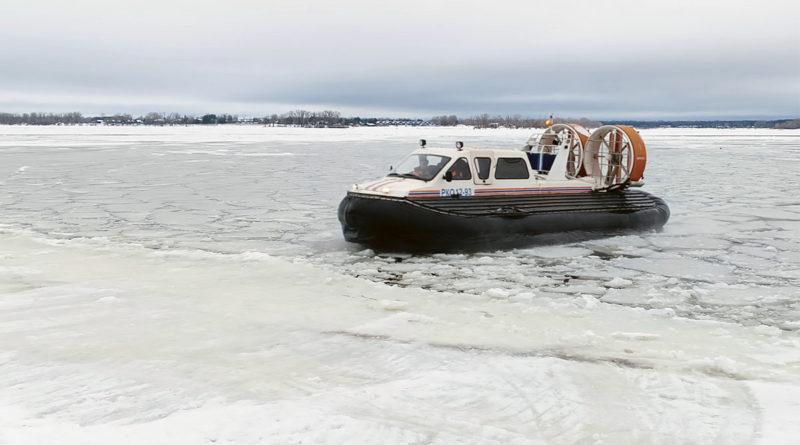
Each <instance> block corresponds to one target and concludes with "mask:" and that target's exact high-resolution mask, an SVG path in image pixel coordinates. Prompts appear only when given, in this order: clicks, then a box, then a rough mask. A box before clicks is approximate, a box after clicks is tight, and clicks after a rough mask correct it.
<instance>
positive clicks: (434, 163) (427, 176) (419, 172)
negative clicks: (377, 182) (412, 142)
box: [389, 154, 450, 181]
mask: <svg viewBox="0 0 800 445" xmlns="http://www.w3.org/2000/svg"><path fill="white" fill-rule="evenodd" d="M449 161H450V158H449V157H447V156H438V155H429V154H413V155H410V156H409V157H407V158H406V159H405V160H403V162H401V163H400V164H399V165H398V166H397V168H395V169H394V170H392V172H391V173H389V176H402V177H404V178H414V179H420V180H423V181H430V180H431V179H433V178H434V176H436V175H437V174H438V173H439V172H440V171H441V170H442V168H443V167H444V166H445V165H446V164H447V163H448V162H449Z"/></svg>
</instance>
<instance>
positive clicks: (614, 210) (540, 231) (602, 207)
mask: <svg viewBox="0 0 800 445" xmlns="http://www.w3.org/2000/svg"><path fill="white" fill-rule="evenodd" d="M668 219H669V207H668V206H667V204H666V203H665V202H664V201H663V200H662V199H660V198H657V197H655V196H652V195H650V194H649V193H646V192H642V191H640V190H635V191H633V190H626V191H617V192H607V193H591V194H581V195H566V196H564V195H562V196H556V197H554V196H534V197H530V196H528V197H498V198H449V197H448V198H441V199H433V200H418V201H411V200H407V199H404V198H392V197H382V196H375V195H367V194H359V193H353V192H350V193H348V194H347V196H346V197H345V198H344V199H343V200H342V202H341V203H340V204H339V222H340V223H341V224H342V231H343V233H344V238H345V239H346V240H347V241H350V242H354V243H360V244H365V245H368V246H371V247H376V248H390V249H403V250H448V249H460V248H472V247H482V246H490V247H498V248H500V247H507V246H519V245H521V244H531V243H535V242H537V241H540V240H547V241H558V237H563V238H565V240H568V239H574V238H576V237H575V236H574V235H575V234H576V233H584V234H586V233H591V234H594V235H600V234H603V233H605V234H608V235H610V234H614V233H619V232H620V231H630V230H650V229H657V228H660V227H661V226H663V225H664V224H666V222H667V220H668ZM578 238H580V236H578Z"/></svg>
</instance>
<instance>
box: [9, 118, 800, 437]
mask: <svg viewBox="0 0 800 445" xmlns="http://www.w3.org/2000/svg"><path fill="white" fill-rule="evenodd" d="M642 134H643V136H644V139H645V141H646V142H647V143H648V149H649V152H648V158H649V159H648V170H647V172H646V180H647V185H646V186H645V190H647V191H649V192H651V193H653V194H655V195H656V196H659V197H662V198H664V199H665V200H666V201H667V202H668V203H669V205H670V208H671V210H672V217H671V220H670V222H669V223H668V224H667V226H666V227H665V229H664V230H663V231H661V232H658V233H642V234H638V235H628V236H616V237H611V238H605V239H599V240H593V241H586V242H580V243H573V244H567V245H558V246H539V247H528V248H520V249H516V250H510V251H486V252H479V253H470V254H442V255H429V256H409V255H401V254H375V253H374V252H372V251H369V250H363V248H360V247H358V246H354V245H349V244H347V243H345V242H344V241H343V240H342V237H341V232H340V228H339V224H338V221H337V220H336V206H337V205H338V202H339V200H340V199H341V198H342V196H343V195H344V192H345V191H346V190H347V189H348V188H349V186H350V185H351V184H352V183H354V182H358V181H361V180H365V179H369V178H373V177H376V176H380V175H381V174H383V173H385V172H386V170H387V169H388V166H389V165H391V164H393V163H395V162H396V161H397V160H398V159H399V158H401V157H402V156H403V155H404V154H405V153H407V152H409V151H411V150H413V149H414V148H415V146H416V141H417V139H419V138H420V137H424V138H426V139H428V141H429V143H430V144H431V145H435V144H443V145H448V146H450V145H451V144H452V143H453V142H454V141H456V140H463V141H464V142H465V144H466V145H467V146H479V145H491V146H495V147H519V146H521V145H522V144H523V143H524V142H525V140H526V139H527V137H528V136H529V133H528V132H527V131H522V130H473V129H469V128H354V129H294V128H264V127H256V126H251V127H234V126H220V127H174V128H158V127H132V128H126V127H122V128H115V127H41V128H35V127H2V126H0V185H2V187H0V205H2V212H0V381H2V382H3V383H2V384H1V385H0V443H3V442H4V441H5V442H7V443H14V444H16V443H40V442H62V443H63V442H75V443H109V442H116V443H119V442H125V441H128V442H131V443H193V444H194V443H229V442H238V443H386V444H391V443H437V444H439V443H441V444H450V443H498V444H508V443H608V444H617V443H665V444H673V443H752V442H759V441H761V442H763V443H770V444H772V443H795V441H796V438H797V437H798V436H800V422H798V421H797V419H798V418H800V290H798V288H799V287H800V196H799V195H798V191H797V188H798V181H797V179H796V177H797V174H796V173H795V172H794V171H793V170H792V168H793V167H797V166H800V132H798V131H772V130H741V129H737V130H708V129H668V130H667V129H665V130H649V131H642Z"/></svg>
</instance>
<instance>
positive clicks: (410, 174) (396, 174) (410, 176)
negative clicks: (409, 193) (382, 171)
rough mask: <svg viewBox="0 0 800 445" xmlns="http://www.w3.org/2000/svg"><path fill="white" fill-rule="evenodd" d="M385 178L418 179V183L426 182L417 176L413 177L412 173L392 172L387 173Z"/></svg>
mask: <svg viewBox="0 0 800 445" xmlns="http://www.w3.org/2000/svg"><path fill="white" fill-rule="evenodd" d="M386 176H399V177H401V178H410V179H419V180H420V181H423V182H424V181H427V179H422V178H420V177H419V176H417V175H415V174H413V173H395V172H392V173H389V174H388V175H386Z"/></svg>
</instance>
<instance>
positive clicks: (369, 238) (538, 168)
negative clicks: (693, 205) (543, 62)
mask: <svg viewBox="0 0 800 445" xmlns="http://www.w3.org/2000/svg"><path fill="white" fill-rule="evenodd" d="M646 163H647V149H646V146H645V143H644V141H643V140H642V138H641V136H640V135H639V133H638V132H637V131H636V130H635V129H634V128H633V127H630V126H625V125H606V126H602V127H600V128H598V129H596V130H595V131H594V132H592V133H591V134H590V133H589V132H588V131H587V130H586V129H585V128H583V127H581V126H579V125H575V124H555V125H552V126H550V127H548V128H547V129H546V130H545V131H544V133H542V134H541V135H540V136H539V137H538V138H536V137H531V139H530V140H529V141H528V143H527V144H526V145H525V146H524V148H523V149H522V150H509V149H488V148H466V147H464V144H463V143H462V142H457V143H456V147H455V148H428V147H426V143H425V140H421V141H420V148H419V149H417V150H415V151H414V152H412V153H411V154H410V155H408V156H407V157H406V158H405V159H404V160H403V161H402V162H400V163H399V164H398V165H397V166H396V167H394V168H391V169H390V172H389V174H388V175H387V176H386V177H384V178H381V179H378V180H374V181H370V182H366V183H362V184H355V185H353V187H352V189H351V190H350V191H349V192H347V196H345V198H344V199H343V200H342V202H341V204H339V215H338V216H339V221H340V222H341V224H342V231H343V233H344V238H345V239H346V240H347V241H350V242H354V243H360V244H365V245H368V246H370V247H376V248H392V249H405V250H448V249H460V248H469V247H471V246H474V247H478V246H481V247H482V246H490V247H499V246H509V245H510V246H520V245H524V244H531V243H534V242H536V240H548V241H549V240H554V239H555V240H557V239H562V238H563V239H575V237H573V238H570V235H575V234H582V235H583V236H586V235H590V237H593V236H596V235H602V234H613V233H619V232H620V231H629V230H650V229H657V228H660V227H662V226H663V225H664V224H665V223H666V222H667V220H668V219H669V207H667V204H666V203H665V202H664V201H663V200H662V199H660V198H657V197H655V196H653V195H651V194H649V193H647V192H644V191H641V190H639V189H638V188H639V187H641V186H642V185H643V184H644V180H643V178H644V170H645V166H646ZM581 237H582V236H578V237H577V238H581Z"/></svg>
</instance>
